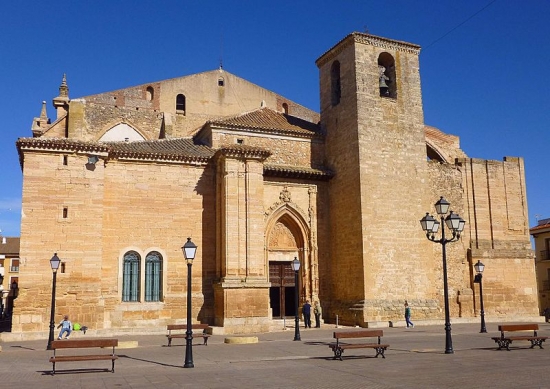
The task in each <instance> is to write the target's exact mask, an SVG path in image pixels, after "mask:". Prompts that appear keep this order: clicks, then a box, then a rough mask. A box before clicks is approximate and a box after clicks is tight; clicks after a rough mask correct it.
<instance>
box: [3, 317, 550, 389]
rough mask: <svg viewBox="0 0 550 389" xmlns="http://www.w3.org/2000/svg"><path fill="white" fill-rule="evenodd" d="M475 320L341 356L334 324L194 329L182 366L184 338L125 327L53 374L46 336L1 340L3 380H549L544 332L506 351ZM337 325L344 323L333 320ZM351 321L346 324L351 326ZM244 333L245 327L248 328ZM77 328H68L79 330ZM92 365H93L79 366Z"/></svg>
mask: <svg viewBox="0 0 550 389" xmlns="http://www.w3.org/2000/svg"><path fill="white" fill-rule="evenodd" d="M539 325H540V328H541V331H540V332H539V334H540V335H550V324H547V323H540V324H539ZM479 328H480V326H479V324H455V325H453V328H452V335H453V336H452V338H453V348H454V354H445V353H444V349H445V331H444V328H443V326H442V325H437V326H423V327H422V326H416V327H415V328H414V329H406V328H385V329H384V335H385V336H384V338H383V341H384V343H389V344H390V348H389V349H388V350H387V351H386V358H385V359H382V358H380V357H379V358H374V355H375V352H374V350H371V349H358V350H346V352H345V353H344V361H339V360H333V359H332V355H333V354H332V351H331V350H330V349H329V348H328V346H327V344H328V343H330V342H331V341H332V332H333V331H334V330H335V328H334V325H328V324H327V325H324V326H323V328H321V329H307V330H306V329H303V328H302V329H301V330H300V334H301V338H302V341H300V342H297V341H296V342H295V341H293V338H294V328H289V329H288V330H287V331H279V332H272V333H267V334H249V335H253V336H257V337H258V338H259V342H258V343H256V344H225V343H224V336H222V335H214V336H212V337H211V338H210V340H209V341H208V346H204V345H202V344H201V343H202V339H196V340H195V342H194V346H193V360H194V364H195V367H194V368H192V369H184V368H183V367H182V366H183V362H184V357H185V339H175V340H174V341H173V343H174V344H173V345H172V347H166V343H167V342H166V337H165V336H164V335H148V336H124V337H119V341H124V342H129V341H137V342H138V344H139V346H138V347H137V348H119V349H118V351H117V354H118V355H119V357H120V358H119V360H118V361H117V362H116V365H115V373H110V372H106V371H105V370H103V368H107V367H109V366H110V362H109V361H93V362H70V363H60V364H58V365H57V368H58V369H59V372H58V373H56V375H55V376H52V375H50V371H51V363H49V362H48V359H49V357H50V355H51V354H52V352H51V351H47V350H45V348H46V345H47V339H44V340H41V341H36V340H33V341H19V342H4V343H2V345H1V346H2V352H0V387H2V388H13V387H18V388H37V389H38V388H40V389H49V388H56V389H59V388H71V389H77V388H90V389H92V388H93V389H97V388H147V389H154V388H300V389H307V388H315V389H322V388H464V387H466V388H467V387H471V388H501V389H505V388H550V378H549V377H547V371H548V368H549V366H550V342H548V344H547V348H545V349H542V350H541V349H539V348H538V347H537V348H535V349H529V348H528V346H529V343H528V342H518V343H517V344H514V346H517V348H515V347H514V348H513V349H512V351H506V350H502V351H497V350H496V345H495V343H494V342H493V341H492V340H491V336H497V335H498V332H497V324H493V323H488V325H487V330H488V333H486V334H480V333H479ZM340 330H347V329H343V328H340ZM349 330H351V329H349ZM247 335H248V334H247ZM86 336H87V335H84V334H82V333H77V334H75V335H73V336H72V338H79V337H86ZM83 369H91V370H83Z"/></svg>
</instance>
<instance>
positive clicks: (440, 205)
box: [420, 196, 466, 354]
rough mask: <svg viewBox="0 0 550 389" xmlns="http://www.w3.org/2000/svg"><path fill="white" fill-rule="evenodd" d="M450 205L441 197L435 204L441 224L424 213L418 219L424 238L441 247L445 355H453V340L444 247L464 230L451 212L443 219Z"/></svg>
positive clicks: (460, 219) (463, 222) (460, 221)
mask: <svg viewBox="0 0 550 389" xmlns="http://www.w3.org/2000/svg"><path fill="white" fill-rule="evenodd" d="M450 206H451V204H450V203H449V202H448V201H447V200H445V199H444V198H443V196H441V198H440V199H439V200H438V201H437V203H435V210H436V212H437V214H438V215H439V216H440V218H441V222H438V221H437V220H436V219H435V218H434V217H433V216H432V215H430V214H429V213H426V216H424V217H423V218H422V219H420V225H421V226H422V229H423V230H424V231H425V232H426V238H428V240H431V241H432V242H434V243H439V244H440V245H441V246H442V250H441V251H442V253H443V292H444V299H445V354H453V353H454V351H453V339H452V338H451V319H450V317H449V316H450V314H449V285H448V284H447V252H446V248H445V246H446V245H447V243H451V242H456V241H457V240H459V239H460V233H461V232H462V230H464V225H465V224H466V222H465V221H464V219H462V218H461V217H460V216H458V214H456V213H453V211H451V212H450V213H449V215H448V216H447V217H446V218H445V215H446V214H447V212H448V211H449V207H450ZM445 224H447V227H448V228H449V229H450V230H451V231H452V233H453V236H452V237H451V239H446V238H445ZM440 226H441V239H436V238H435V234H436V233H437V232H438V231H439V227H440Z"/></svg>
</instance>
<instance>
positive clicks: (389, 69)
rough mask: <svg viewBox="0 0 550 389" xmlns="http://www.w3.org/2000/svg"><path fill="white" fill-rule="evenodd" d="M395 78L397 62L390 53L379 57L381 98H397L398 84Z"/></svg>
mask: <svg viewBox="0 0 550 389" xmlns="http://www.w3.org/2000/svg"><path fill="white" fill-rule="evenodd" d="M396 81H397V80H396V77H395V60H394V59H393V57H392V55H391V54H389V53H381V54H380V55H379V56H378V87H379V88H380V96H382V97H391V98H393V99H396V98H397V82H396Z"/></svg>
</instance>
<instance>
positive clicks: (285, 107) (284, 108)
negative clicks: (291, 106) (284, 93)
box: [283, 103, 288, 115]
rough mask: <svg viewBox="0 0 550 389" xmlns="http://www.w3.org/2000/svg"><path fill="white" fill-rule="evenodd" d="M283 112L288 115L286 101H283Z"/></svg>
mask: <svg viewBox="0 0 550 389" xmlns="http://www.w3.org/2000/svg"><path fill="white" fill-rule="evenodd" d="M283 112H284V113H285V115H288V104H287V103H283Z"/></svg>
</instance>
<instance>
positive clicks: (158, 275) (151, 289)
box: [145, 251, 162, 301]
mask: <svg viewBox="0 0 550 389" xmlns="http://www.w3.org/2000/svg"><path fill="white" fill-rule="evenodd" d="M161 300H162V255H160V253H158V252H156V251H151V252H150V253H149V254H147V256H146V257H145V301H161Z"/></svg>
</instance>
